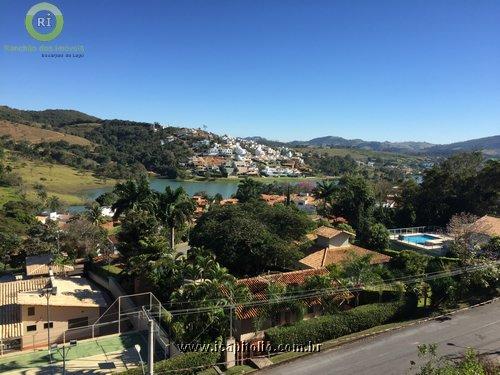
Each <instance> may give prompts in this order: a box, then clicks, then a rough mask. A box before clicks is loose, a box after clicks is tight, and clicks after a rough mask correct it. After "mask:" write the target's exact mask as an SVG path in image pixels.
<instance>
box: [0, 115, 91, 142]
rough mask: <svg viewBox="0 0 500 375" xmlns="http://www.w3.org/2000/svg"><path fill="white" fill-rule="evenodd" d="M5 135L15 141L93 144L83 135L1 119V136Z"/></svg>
mask: <svg viewBox="0 0 500 375" xmlns="http://www.w3.org/2000/svg"><path fill="white" fill-rule="evenodd" d="M3 135H7V136H9V137H11V138H12V139H13V140H15V141H27V142H29V143H41V142H57V141H66V142H68V143H70V144H77V145H83V146H88V145H91V142H90V141H89V140H87V139H85V138H82V137H77V136H75V135H70V134H65V133H60V132H56V131H52V130H46V129H42V128H37V127H34V126H28V125H23V124H17V123H14V122H10V121H4V120H2V121H0V136H3Z"/></svg>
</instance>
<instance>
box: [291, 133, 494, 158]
mask: <svg viewBox="0 0 500 375" xmlns="http://www.w3.org/2000/svg"><path fill="white" fill-rule="evenodd" d="M288 145H289V146H292V147H334V148H348V149H358V150H370V151H378V152H396V153H403V154H421V155H429V156H440V155H444V156H446V155H451V154H454V153H457V152H468V151H483V152H484V154H485V155H488V156H494V157H498V156H500V135H495V136H492V137H485V138H477V139H472V140H468V141H465V142H456V143H450V144H445V145H437V144H432V143H428V142H387V141H386V142H377V141H364V140H362V139H345V138H342V137H333V136H327V137H320V138H314V139H311V140H309V141H293V142H289V143H288Z"/></svg>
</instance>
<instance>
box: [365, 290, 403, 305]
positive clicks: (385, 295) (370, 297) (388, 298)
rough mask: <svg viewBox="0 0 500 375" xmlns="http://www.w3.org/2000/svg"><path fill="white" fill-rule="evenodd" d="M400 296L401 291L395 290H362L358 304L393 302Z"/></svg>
mask: <svg viewBox="0 0 500 375" xmlns="http://www.w3.org/2000/svg"><path fill="white" fill-rule="evenodd" d="M400 298H401V292H399V291H395V290H383V291H380V292H379V291H377V290H366V289H365V290H362V291H361V293H360V295H359V304H360V305H368V304H372V303H381V302H395V301H398V300H399V299H400Z"/></svg>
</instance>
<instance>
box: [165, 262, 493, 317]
mask: <svg viewBox="0 0 500 375" xmlns="http://www.w3.org/2000/svg"><path fill="white" fill-rule="evenodd" d="M499 262H500V261H497V262H495V263H499ZM488 266H489V265H478V266H468V267H461V268H456V269H453V270H446V271H438V272H430V273H426V274H423V275H420V276H405V277H401V278H393V279H389V280H385V281H381V282H380V283H372V284H365V285H361V286H356V287H335V288H323V289H312V290H307V291H294V292H287V293H282V294H278V295H276V296H275V297H277V298H268V299H263V300H258V301H248V302H240V303H232V304H226V305H216V306H203V307H197V308H188V309H178V310H170V311H169V313H170V314H171V315H172V316H180V315H188V314H193V313H203V312H209V311H212V310H215V309H225V308H230V307H232V308H235V307H251V306H258V305H265V304H273V303H282V302H287V301H294V300H299V299H305V298H314V297H322V296H324V295H325V294H328V293H339V292H358V291H362V290H365V289H366V287H370V286H379V285H386V286H389V285H392V284H396V283H398V282H403V283H410V284H411V283H415V282H421V281H428V280H434V279H437V278H443V277H450V276H456V275H459V274H463V273H467V272H473V271H477V270H481V269H484V268H487V267H488ZM219 300H220V299H219Z"/></svg>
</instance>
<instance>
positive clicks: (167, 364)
mask: <svg viewBox="0 0 500 375" xmlns="http://www.w3.org/2000/svg"><path fill="white" fill-rule="evenodd" d="M219 358H220V353H216V352H213V353H201V352H190V353H184V354H180V355H178V356H176V357H173V358H170V359H165V360H163V361H159V362H156V363H155V368H154V373H155V374H162V373H166V372H169V371H172V373H175V374H176V375H178V374H182V375H191V374H196V373H198V372H200V371H202V370H203V368H206V367H210V366H213V365H215V364H216V363H217V361H218V360H219ZM201 367H203V368H201ZM184 369H185V370H184ZM179 370H184V371H179ZM120 374H122V375H142V369H141V368H140V367H137V368H133V369H130V370H127V371H124V372H121V373H120Z"/></svg>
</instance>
